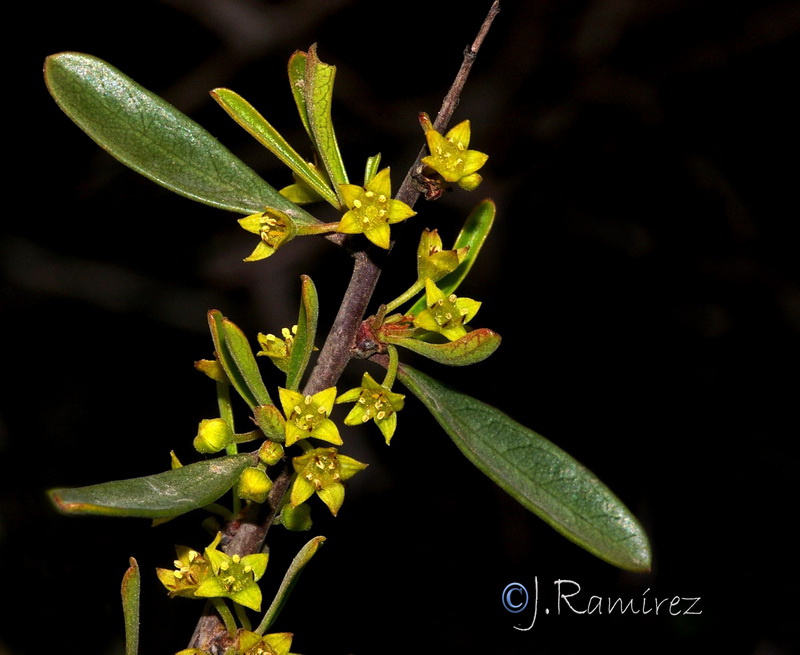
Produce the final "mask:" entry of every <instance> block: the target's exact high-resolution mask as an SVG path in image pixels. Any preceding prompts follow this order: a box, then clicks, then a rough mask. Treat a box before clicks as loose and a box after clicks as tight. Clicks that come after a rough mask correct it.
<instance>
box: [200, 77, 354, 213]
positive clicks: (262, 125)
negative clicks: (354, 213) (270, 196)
mask: <svg viewBox="0 0 800 655" xmlns="http://www.w3.org/2000/svg"><path fill="white" fill-rule="evenodd" d="M211 96H212V97H213V98H214V100H216V101H217V102H218V103H219V104H220V106H221V107H222V108H223V109H224V110H225V111H226V112H228V114H229V115H230V116H231V118H233V120H235V121H236V122H237V123H238V124H239V125H241V126H242V127H243V128H244V129H245V130H247V131H248V132H249V133H250V134H251V135H253V136H254V137H255V138H256V140H257V141H258V142H259V143H260V144H261V145H263V146H264V147H266V148H267V149H268V150H269V151H270V152H271V153H272V154H273V155H275V156H276V157H277V158H278V159H280V160H281V161H282V162H283V163H284V164H286V165H287V166H288V167H289V168H291V169H292V170H293V171H294V172H295V173H296V174H297V176H298V177H299V178H300V179H301V180H303V181H304V182H305V183H306V184H307V185H308V186H310V187H311V188H312V189H314V191H316V192H317V193H318V194H319V195H320V196H322V197H323V198H324V199H325V200H327V201H328V202H329V203H330V204H332V205H333V206H334V207H336V208H337V209H339V207H340V205H339V200H338V198H337V197H336V194H335V193H334V192H333V191H332V190H331V188H330V187H329V186H328V184H327V182H326V181H325V180H324V179H322V178H321V177H320V175H319V174H318V173H317V171H316V169H314V168H312V167H311V166H309V165H308V162H307V161H306V160H305V159H304V158H303V157H302V156H300V154H299V153H298V152H297V151H296V150H295V149H294V148H292V146H290V145H289V143H288V142H287V141H286V139H284V138H283V136H281V134H280V132H278V130H276V129H275V128H274V127H272V125H271V124H270V123H269V122H268V121H267V119H266V118H264V117H263V116H262V115H261V114H259V113H258V112H257V111H256V109H255V108H254V107H253V106H252V105H251V104H250V103H249V102H247V100H245V99H244V98H242V97H241V96H240V95H239V94H237V93H236V92H234V91H231V90H230V89H214V90H213V91H212V92H211Z"/></svg>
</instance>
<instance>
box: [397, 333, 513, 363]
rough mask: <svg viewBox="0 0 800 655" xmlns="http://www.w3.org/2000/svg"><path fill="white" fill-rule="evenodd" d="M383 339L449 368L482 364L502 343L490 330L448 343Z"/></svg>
mask: <svg viewBox="0 0 800 655" xmlns="http://www.w3.org/2000/svg"><path fill="white" fill-rule="evenodd" d="M382 339H383V340H384V341H385V342H386V343H391V344H394V345H396V346H402V347H403V348H408V349H409V350H412V351H414V352H415V353H418V354H420V355H422V356H423V357H427V358H428V359H432V360H433V361H435V362H439V363H440V364H447V365H448V366H468V365H469V364H476V363H477V362H482V361H483V360H484V359H486V358H487V357H488V356H489V355H491V354H492V353H493V352H494V351H495V350H497V347H498V346H499V345H500V341H501V338H500V335H499V334H497V332H493V331H492V330H489V329H488V328H479V329H477V330H473V331H472V332H468V333H467V334H465V335H464V336H463V337H461V338H460V339H456V340H455V341H450V342H448V343H430V342H428V341H421V340H420V339H409V338H405V337H399V338H398V337H390V336H385V335H384V336H382Z"/></svg>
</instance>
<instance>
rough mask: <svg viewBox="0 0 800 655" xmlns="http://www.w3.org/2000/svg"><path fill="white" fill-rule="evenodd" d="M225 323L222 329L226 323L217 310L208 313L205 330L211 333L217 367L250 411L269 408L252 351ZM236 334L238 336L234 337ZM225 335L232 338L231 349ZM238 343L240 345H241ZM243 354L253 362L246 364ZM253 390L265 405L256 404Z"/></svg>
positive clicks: (269, 400) (264, 388)
mask: <svg viewBox="0 0 800 655" xmlns="http://www.w3.org/2000/svg"><path fill="white" fill-rule="evenodd" d="M228 323H229V325H228V326H227V328H226V319H225V317H224V316H222V313H221V312H219V310H216V309H212V310H211V311H209V312H208V327H209V330H210V331H211V339H212V340H213V342H214V350H215V352H216V353H217V359H218V360H219V363H220V365H221V366H222V368H223V370H224V371H225V375H227V376H228V380H229V381H230V383H231V386H233V388H234V389H236V391H237V393H238V394H239V395H240V396H241V397H242V399H243V400H244V401H245V402H246V403H247V404H248V405H249V406H250V408H251V409H253V408H255V407H257V406H258V405H272V404H273V403H272V400H271V399H270V397H269V392H268V391H267V389H266V387H265V386H264V382H263V381H262V380H261V376H260V373H259V372H258V366H257V364H255V357H254V356H253V352H252V350H250V345H249V344H248V343H247V338H246V337H245V336H244V334H242V333H241V330H238V328H236V330H234V329H232V328H231V327H230V326H231V325H233V324H232V323H230V322H228ZM234 327H235V326H234ZM237 331H238V333H239V334H237V333H236V332H237ZM228 334H230V335H231V336H232V341H233V345H231V344H230V343H228V338H227V337H228ZM239 335H241V336H239ZM242 339H243V340H244V343H242ZM234 350H235V351H236V353H237V355H238V358H239V359H238V361H237V357H236V356H235V355H234ZM247 351H249V352H250V356H251V357H253V362H250V361H249V358H248V356H247ZM252 367H255V368H252ZM243 369H244V371H243ZM262 387H263V388H262ZM253 388H257V393H258V395H259V397H260V398H261V399H266V402H259V398H257V397H256V392H254V391H253Z"/></svg>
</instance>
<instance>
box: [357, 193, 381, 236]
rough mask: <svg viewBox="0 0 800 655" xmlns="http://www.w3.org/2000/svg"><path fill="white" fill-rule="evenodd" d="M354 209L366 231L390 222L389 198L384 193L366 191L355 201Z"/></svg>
mask: <svg viewBox="0 0 800 655" xmlns="http://www.w3.org/2000/svg"><path fill="white" fill-rule="evenodd" d="M353 209H354V210H355V212H356V216H358V220H359V221H361V223H362V224H363V226H364V229H366V230H368V229H369V228H371V227H375V226H376V225H380V224H381V223H385V222H386V221H387V220H389V198H387V197H386V196H385V195H383V194H382V193H380V194H376V193H375V192H374V191H365V192H364V193H363V194H362V196H361V197H360V198H356V199H355V200H354V201H353Z"/></svg>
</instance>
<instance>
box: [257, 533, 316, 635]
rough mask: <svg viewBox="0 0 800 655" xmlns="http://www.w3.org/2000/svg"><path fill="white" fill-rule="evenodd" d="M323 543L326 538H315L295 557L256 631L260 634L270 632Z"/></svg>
mask: <svg viewBox="0 0 800 655" xmlns="http://www.w3.org/2000/svg"><path fill="white" fill-rule="evenodd" d="M323 541H325V537H322V536H319V537H314V538H313V539H311V541H309V542H308V543H306V545H305V546H303V547H302V548H301V549H300V552H298V553H297V555H295V557H294V559H293V560H292V563H291V564H290V565H289V568H288V569H287V571H286V575H284V576H283V581H282V582H281V586H280V588H279V589H278V593H277V594H275V599H274V600H273V601H272V604H271V605H270V606H269V609H268V610H267V611H266V613H265V614H264V618H263V619H262V620H261V623H260V624H259V626H258V629H257V630H256V632H258V634H261V635H263V634H264V633H265V632H266V631H267V630H269V628H270V626H271V625H272V624H273V623H274V622H275V619H277V618H278V614H280V611H281V610H282V609H283V606H284V605H285V604H286V600H287V599H288V598H289V594H290V593H291V591H292V589H293V588H294V586H295V584H297V579H298V578H299V577H300V574H301V573H302V572H303V569H304V568H305V567H306V565H307V564H308V563H309V562H310V561H311V558H312V557H314V555H315V554H316V553H317V551H318V550H319V547H320V546H321V545H322V542H323Z"/></svg>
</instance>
